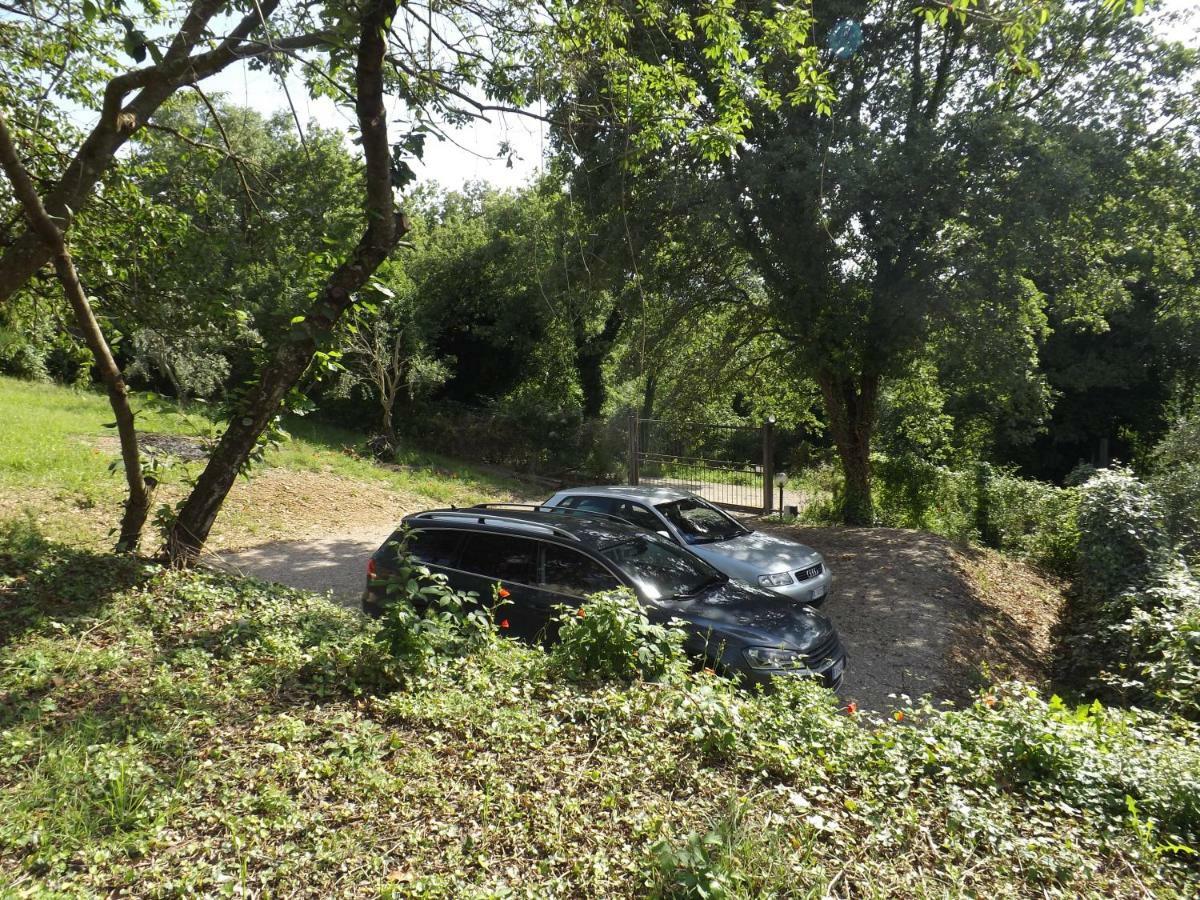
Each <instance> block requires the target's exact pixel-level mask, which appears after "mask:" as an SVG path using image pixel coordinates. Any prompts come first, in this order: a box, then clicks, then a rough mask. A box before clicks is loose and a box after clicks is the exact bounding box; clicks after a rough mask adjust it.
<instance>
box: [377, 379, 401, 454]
mask: <svg viewBox="0 0 1200 900" xmlns="http://www.w3.org/2000/svg"><path fill="white" fill-rule="evenodd" d="M379 396H380V399H381V402H380V404H379V405H380V407H381V411H382V412H383V417H382V418H383V422H382V425H383V436H384V437H385V438H387V439H388V443H390V444H391V445H392V446H393V447H395V446H396V445H397V441H396V424H395V422H394V421H393V420H392V416H393V413H392V407H393V406H394V405H395V403H396V396H395V394H387V395H385V394H384V393H383V392H380V394H379Z"/></svg>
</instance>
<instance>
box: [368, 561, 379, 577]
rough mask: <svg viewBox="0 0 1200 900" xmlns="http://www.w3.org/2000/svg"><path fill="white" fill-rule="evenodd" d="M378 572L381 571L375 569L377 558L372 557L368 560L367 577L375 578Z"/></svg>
mask: <svg viewBox="0 0 1200 900" xmlns="http://www.w3.org/2000/svg"><path fill="white" fill-rule="evenodd" d="M378 574H379V573H378V572H376V571H375V558H374V557H372V558H371V559H368V560H367V577H368V578H374V577H375V576H376V575H378Z"/></svg>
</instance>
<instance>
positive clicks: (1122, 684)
mask: <svg viewBox="0 0 1200 900" xmlns="http://www.w3.org/2000/svg"><path fill="white" fill-rule="evenodd" d="M1117 605H1118V606H1119V607H1121V608H1124V607H1129V608H1131V609H1132V612H1131V614H1130V616H1129V618H1128V620H1126V621H1125V622H1123V623H1121V624H1120V625H1117V626H1115V629H1114V630H1115V631H1116V632H1117V638H1118V640H1119V641H1120V643H1121V644H1122V645H1123V646H1124V647H1125V648H1126V654H1125V659H1123V660H1120V661H1118V662H1117V665H1116V670H1115V671H1113V672H1109V673H1106V678H1107V680H1108V681H1109V682H1110V683H1111V684H1113V686H1114V687H1116V688H1117V689H1118V690H1119V691H1121V692H1122V693H1125V694H1127V695H1131V696H1132V698H1133V699H1134V700H1136V701H1139V702H1144V703H1147V704H1149V705H1153V706H1159V707H1162V708H1164V709H1166V710H1169V711H1173V712H1179V713H1181V714H1183V715H1186V716H1188V717H1190V718H1193V719H1200V580H1197V579H1196V577H1195V576H1194V575H1193V574H1192V573H1191V572H1190V571H1189V569H1188V567H1187V566H1186V565H1184V564H1183V563H1182V562H1181V561H1177V562H1176V563H1175V564H1173V565H1169V566H1163V567H1161V568H1160V569H1159V570H1158V571H1156V572H1155V573H1154V575H1153V576H1152V577H1151V579H1150V580H1149V582H1148V583H1147V584H1146V585H1145V586H1143V587H1141V588H1138V589H1136V590H1133V591H1130V592H1128V594H1126V595H1125V596H1122V597H1121V598H1119V599H1118V600H1117Z"/></svg>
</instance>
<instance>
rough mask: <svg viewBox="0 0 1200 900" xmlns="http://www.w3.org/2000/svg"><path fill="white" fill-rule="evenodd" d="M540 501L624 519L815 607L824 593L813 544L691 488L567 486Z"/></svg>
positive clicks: (824, 578)
mask: <svg viewBox="0 0 1200 900" xmlns="http://www.w3.org/2000/svg"><path fill="white" fill-rule="evenodd" d="M545 505H546V506H562V507H567V508H569V509H578V510H580V511H582V512H594V513H602V514H604V515H610V516H617V517H619V518H621V519H625V520H626V521H628V522H631V523H632V524H634V525H637V526H639V527H641V528H645V529H647V530H649V531H655V532H658V533H659V534H661V535H663V536H664V537H668V538H670V539H671V540H673V541H675V542H676V543H679V544H682V545H683V546H685V547H687V548H688V549H689V550H691V551H692V552H693V553H695V554H696V555H697V556H700V557H702V558H703V559H705V560H706V561H707V562H708V563H710V564H711V565H713V566H715V567H716V568H717V569H719V570H720V571H722V572H724V573H725V574H726V575H728V576H729V577H730V578H737V579H740V580H741V581H745V582H748V583H750V584H752V585H754V586H756V587H762V588H766V589H767V590H770V591H774V592H775V593H777V594H781V595H783V596H784V597H788V598H790V599H792V600H796V601H798V602H800V603H808V604H812V605H813V606H820V605H821V604H822V603H824V602H825V599H826V597H827V596H828V595H829V586H830V583H831V582H832V577H831V575H830V573H829V567H828V566H826V565H825V560H824V559H823V558H822V557H821V554H820V553H818V552H817V551H816V550H814V549H813V548H812V547H809V546H806V545H804V544H801V543H799V542H797V541H789V540H787V539H786V538H781V537H776V536H774V535H771V534H764V533H763V532H761V531H753V530H751V529H749V528H746V527H745V526H744V525H742V523H740V522H739V521H737V520H736V519H734V518H733V517H732V516H730V515H729V514H728V513H726V512H725V511H724V510H722V509H720V508H719V507H717V506H714V505H713V504H711V503H709V502H708V501H707V500H705V499H704V498H703V497H698V496H696V495H695V494H693V493H691V492H690V491H683V490H679V489H678V488H669V487H650V486H632V485H603V486H597V487H581V488H570V489H568V490H563V491H559V492H558V493H557V494H555V495H554V496H553V497H551V498H550V499H549V500H548V501H546V504H545Z"/></svg>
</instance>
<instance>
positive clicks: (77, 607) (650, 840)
mask: <svg viewBox="0 0 1200 900" xmlns="http://www.w3.org/2000/svg"><path fill="white" fill-rule="evenodd" d="M377 627H378V626H376V625H375V624H373V623H371V622H369V621H368V620H366V619H364V618H363V617H362V616H360V615H359V614H358V613H355V612H352V611H349V610H346V609H341V608H338V607H336V606H334V605H333V604H331V603H330V602H329V601H327V600H325V599H323V598H320V597H316V596H313V595H307V594H304V593H302V592H297V591H291V590H287V589H284V588H280V587H275V586H268V585H264V584H262V583H258V582H254V581H250V580H235V579H231V578H227V577H224V576H217V575H213V574H205V573H179V572H166V571H161V570H159V569H156V568H154V567H149V566H145V565H143V564H140V563H138V562H137V561H136V560H132V559H129V558H118V557H113V556H110V555H107V554H97V553H91V552H86V551H80V550H78V549H74V548H69V547H64V546H61V545H55V544H52V543H46V542H45V541H44V540H42V539H41V538H39V537H38V536H37V535H36V533H34V532H33V531H31V529H30V528H29V527H28V526H27V525H16V526H13V525H7V526H6V525H4V523H0V884H3V885H7V892H5V891H4V890H0V894H3V895H4V896H6V897H8V896H12V897H44V896H45V897H48V896H72V897H74V896H113V895H122V896H124V895H132V896H231V897H232V896H243V897H244V896H288V897H293V896H308V897H321V898H324V897H331V896H356V897H358V896H361V897H379V896H382V897H446V898H465V897H481V898H482V897H487V898H501V897H505V898H507V897H525V898H539V900H540V898H571V900H574V898H588V897H597V898H601V897H603V898H608V897H630V898H634V897H639V898H640V897H648V896H650V897H706V898H746V900H750V898H755V900H757V898H767V897H789V898H791V897H812V898H819V897H824V896H828V895H830V894H832V895H835V896H855V897H880V898H883V897H953V896H987V897H993V898H1004V897H1026V896H1039V897H1041V896H1084V895H1086V896H1162V897H1185V896H1194V893H1195V888H1196V885H1197V877H1198V876H1200V868H1198V867H1197V866H1198V864H1200V862H1198V859H1197V857H1195V856H1191V855H1189V853H1188V851H1187V850H1185V849H1180V847H1181V846H1183V845H1185V844H1191V845H1192V846H1193V847H1194V846H1195V845H1196V843H1197V842H1198V841H1200V750H1198V746H1200V745H1198V743H1197V733H1196V729H1195V726H1190V725H1187V724H1186V723H1183V722H1175V723H1171V722H1169V721H1168V720H1166V719H1161V718H1158V717H1155V716H1151V715H1148V714H1146V715H1142V714H1124V713H1120V712H1115V711H1106V710H1099V709H1092V710H1090V711H1089V710H1087V709H1084V710H1074V709H1069V708H1064V707H1062V706H1061V705H1056V704H1053V703H1049V704H1048V703H1047V702H1046V701H1044V700H1042V699H1040V698H1038V697H1037V696H1036V695H1034V694H1032V693H1031V692H1030V691H1029V690H1028V689H1026V688H1023V687H1020V686H1010V687H1002V688H997V689H994V690H993V691H992V692H990V693H987V694H985V695H983V696H981V697H980V699H979V700H978V702H976V703H975V704H973V705H972V706H970V707H967V708H965V709H962V710H946V711H940V710H933V709H920V708H917V709H913V708H910V707H905V708H904V709H903V710H901V711H898V713H896V714H892V715H891V716H888V717H885V718H872V719H867V718H866V717H865V716H864V715H863V714H862V713H857V714H851V713H850V712H849V711H847V710H845V709H842V708H839V707H840V704H839V701H838V700H837V698H836V697H835V696H834V695H833V694H831V693H829V692H826V691H825V690H824V689H822V688H819V687H816V686H811V685H805V684H803V683H794V684H792V685H791V686H790V687H788V688H787V689H786V690H783V691H781V692H779V693H777V694H775V695H770V696H755V695H749V694H745V693H742V692H739V691H737V690H736V689H734V688H732V687H731V686H730V685H729V684H728V683H727V682H724V681H723V680H721V679H719V678H716V677H715V676H712V675H708V674H706V673H696V674H688V675H683V676H681V677H680V678H679V680H677V681H671V682H669V683H664V684H653V683H643V682H636V681H635V682H633V683H630V684H619V683H618V684H597V683H592V684H576V683H573V682H571V681H568V680H566V679H565V678H564V676H563V675H561V674H558V673H557V672H556V670H555V669H554V668H553V666H551V665H549V664H548V657H547V655H546V654H545V653H544V652H543V651H542V650H541V649H538V648H529V647H523V646H519V645H516V644H514V643H511V642H508V641H505V640H503V639H499V638H494V637H493V638H492V639H490V641H488V642H487V643H484V644H483V645H481V646H478V647H477V648H476V649H475V650H473V651H471V652H470V653H469V655H467V656H442V657H439V658H437V659H436V660H434V661H433V662H432V666H431V667H429V668H426V669H424V670H422V672H421V673H415V672H410V673H409V674H408V675H405V674H404V673H403V671H402V672H401V673H400V675H401V677H400V681H399V682H398V683H397V682H396V681H395V680H394V679H393V678H391V677H389V678H387V679H384V678H382V673H384V672H385V671H390V670H385V669H384V668H382V666H383V665H384V664H385V662H386V660H387V656H386V653H385V652H384V651H383V648H382V645H380V644H379V643H377V641H376V629H377ZM899 713H903V718H902V719H901V717H900V714H899Z"/></svg>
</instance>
